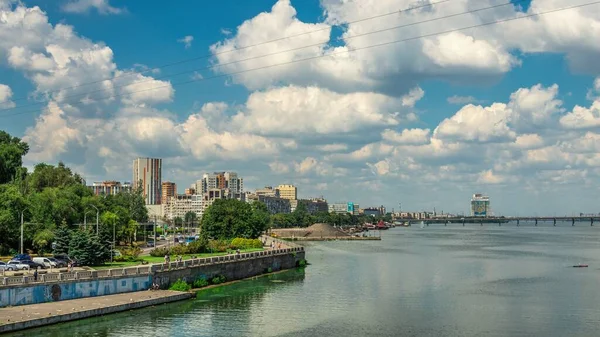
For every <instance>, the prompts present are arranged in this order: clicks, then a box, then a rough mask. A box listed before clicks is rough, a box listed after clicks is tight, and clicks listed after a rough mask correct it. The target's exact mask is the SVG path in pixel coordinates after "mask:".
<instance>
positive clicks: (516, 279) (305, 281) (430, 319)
mask: <svg viewBox="0 0 600 337" xmlns="http://www.w3.org/2000/svg"><path fill="white" fill-rule="evenodd" d="M381 236H382V238H383V240H382V241H370V242H366V241H365V242H358V241H355V242H344V241H335V242H314V243H308V244H306V246H307V247H306V249H307V260H308V261H309V263H310V264H311V265H310V266H308V267H307V268H306V269H305V270H294V271H288V272H284V273H280V274H276V275H272V276H269V277H260V278H256V279H255V280H250V281H244V282H240V283H237V284H234V285H231V286H225V287H219V288H214V289H209V290H205V291H203V292H201V293H199V295H198V298H197V299H196V300H191V301H185V302H179V303H172V304H167V305H162V306H158V307H154V308H147V309H142V310H138V311H131V312H127V313H121V314H115V315H109V316H105V317H99V318H93V319H88V320H83V321H78V322H72V323H65V324H59V325H55V326H51V327H46V328H42V329H34V330H29V331H26V332H23V333H21V334H14V335H13V336H57V337H58V336H145V337H147V336H345V337H351V336H545V337H548V336H570V337H576V336H599V335H600V291H599V289H598V286H599V284H600V283H599V281H600V228H598V227H590V226H589V224H588V225H587V226H585V225H583V224H577V225H576V227H571V225H570V224H559V226H557V227H552V226H551V225H545V226H540V227H533V225H529V226H523V223H521V226H520V227H516V225H515V224H503V225H502V227H497V225H496V226H494V225H484V226H483V227H480V226H479V225H469V224H467V225H466V226H465V227H462V225H456V224H454V225H449V226H448V227H444V226H443V225H430V226H429V227H424V228H419V227H418V226H413V227H410V228H394V229H390V230H388V231H384V232H382V233H381ZM578 263H587V264H589V268H573V267H572V265H574V264H578Z"/></svg>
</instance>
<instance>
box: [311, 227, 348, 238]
mask: <svg viewBox="0 0 600 337" xmlns="http://www.w3.org/2000/svg"><path fill="white" fill-rule="evenodd" d="M306 231H307V232H308V235H306V236H305V237H308V238H319V237H324V238H334V237H338V236H349V235H350V234H346V233H344V232H342V231H341V230H339V229H337V228H334V227H333V226H331V225H328V224H325V223H316V224H314V225H312V226H310V227H308V228H306Z"/></svg>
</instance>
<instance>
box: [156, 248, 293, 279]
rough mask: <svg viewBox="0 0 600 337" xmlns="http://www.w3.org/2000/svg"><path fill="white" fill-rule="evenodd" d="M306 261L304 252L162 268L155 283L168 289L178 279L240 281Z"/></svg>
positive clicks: (157, 272) (289, 267)
mask: <svg viewBox="0 0 600 337" xmlns="http://www.w3.org/2000/svg"><path fill="white" fill-rule="evenodd" d="M303 259H304V251H298V252H294V253H287V254H278V255H264V256H260V257H258V258H254V259H243V257H240V258H239V259H238V260H231V261H218V262H216V263H213V264H210V265H201V266H191V267H188V268H184V269H174V270H166V269H165V268H161V269H158V270H156V271H155V273H154V275H153V281H154V282H156V283H158V284H159V285H161V287H167V286H169V285H170V284H173V283H174V282H176V281H177V280H178V279H181V280H184V281H186V282H190V283H191V282H194V281H195V280H198V279H200V278H203V279H205V280H209V279H211V278H213V277H215V276H219V275H222V276H225V277H226V278H227V280H240V279H244V278H248V277H252V276H257V275H261V274H264V273H266V272H267V271H278V270H282V269H291V268H294V267H296V266H297V264H298V263H299V261H300V260H303Z"/></svg>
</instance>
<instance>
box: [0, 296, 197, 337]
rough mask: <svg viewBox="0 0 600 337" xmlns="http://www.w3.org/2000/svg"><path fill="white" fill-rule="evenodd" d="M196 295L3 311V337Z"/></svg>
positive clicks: (114, 298) (97, 300) (96, 300)
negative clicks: (22, 331)
mask: <svg viewBox="0 0 600 337" xmlns="http://www.w3.org/2000/svg"><path fill="white" fill-rule="evenodd" d="M193 295H194V294H191V293H186V292H178V291H170V290H156V291H148V290H147V291H138V292H131V293H123V294H115V295H107V296H97V297H87V298H80V299H76V300H66V301H58V302H49V303H41V304H31V305H21V306H17V307H8V308H0V334H1V333H6V332H10V331H17V330H22V329H28V328H33V327H38V326H43V325H48V324H54V323H59V322H67V321H73V320H77V319H82V318H88V317H95V316H101V315H106V314H111V313H115V312H121V311H127V310H131V309H137V308H143V307H148V306H153V305H157V304H163V303H168V302H175V301H180V300H184V299H188V298H191V297H193Z"/></svg>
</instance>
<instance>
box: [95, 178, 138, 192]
mask: <svg viewBox="0 0 600 337" xmlns="http://www.w3.org/2000/svg"><path fill="white" fill-rule="evenodd" d="M88 188H89V189H91V190H92V192H93V193H94V194H95V195H115V194H118V193H121V192H131V183H129V182H123V183H121V182H119V181H114V180H110V181H102V182H94V183H93V184H92V185H91V186H88Z"/></svg>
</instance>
